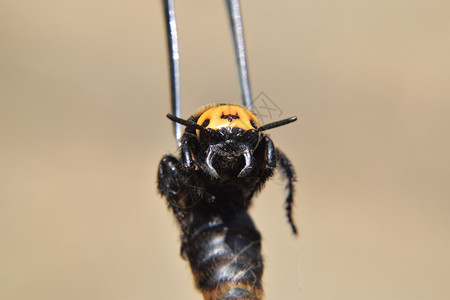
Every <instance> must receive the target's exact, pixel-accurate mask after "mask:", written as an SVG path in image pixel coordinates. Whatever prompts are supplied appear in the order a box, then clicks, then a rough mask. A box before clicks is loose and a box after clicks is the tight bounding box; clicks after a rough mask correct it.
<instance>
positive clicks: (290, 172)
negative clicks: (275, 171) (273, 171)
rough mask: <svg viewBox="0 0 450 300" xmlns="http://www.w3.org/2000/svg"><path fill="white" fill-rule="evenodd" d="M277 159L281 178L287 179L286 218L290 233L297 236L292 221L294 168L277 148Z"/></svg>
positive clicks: (295, 178)
mask: <svg viewBox="0 0 450 300" xmlns="http://www.w3.org/2000/svg"><path fill="white" fill-rule="evenodd" d="M276 152H277V157H278V167H279V169H280V171H281V173H282V174H283V176H284V177H285V178H286V179H287V184H286V189H287V190H288V196H287V198H286V201H285V203H286V216H287V218H288V222H289V224H290V225H291V228H292V232H293V233H294V234H297V227H296V226H295V224H294V220H293V218H292V204H293V202H294V198H293V197H294V182H295V181H296V180H297V177H296V175H295V170H294V166H293V165H292V163H291V161H290V160H289V159H288V158H287V157H286V155H285V154H284V153H283V152H282V151H281V150H280V149H278V148H276Z"/></svg>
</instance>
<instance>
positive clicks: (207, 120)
mask: <svg viewBox="0 0 450 300" xmlns="http://www.w3.org/2000/svg"><path fill="white" fill-rule="evenodd" d="M209 121H210V119H206V120H205V121H203V123H202V127H205V128H206V126H208V125H209Z"/></svg>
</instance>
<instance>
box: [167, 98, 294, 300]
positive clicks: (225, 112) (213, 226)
mask: <svg viewBox="0 0 450 300" xmlns="http://www.w3.org/2000/svg"><path fill="white" fill-rule="evenodd" d="M167 117H168V118H169V119H170V120H172V121H174V122H177V123H179V124H181V125H183V126H185V127H186V128H185V131H184V134H183V135H182V137H181V139H180V148H179V154H178V156H173V155H165V156H164V157H163V158H162V160H161V162H160V164H159V168H158V190H159V192H160V194H161V195H162V196H163V197H165V198H166V199H167V203H168V206H169V209H171V210H172V211H173V213H174V215H175V217H176V219H177V221H178V223H179V225H180V228H181V244H182V245H181V255H182V257H183V258H185V259H187V260H189V263H190V266H191V269H192V273H193V275H194V280H195V284H196V286H197V288H198V289H200V290H201V291H202V293H203V295H204V299H207V300H209V299H211V300H213V299H261V297H262V296H263V289H262V284H261V279H262V275H263V258H262V255H261V235H260V233H259V231H258V230H257V229H256V227H255V225H254V223H253V221H252V219H251V217H250V216H249V214H248V208H249V206H250V204H251V200H252V198H253V196H254V195H255V194H256V193H257V192H259V191H260V190H261V189H262V187H263V186H264V184H265V182H266V181H267V180H268V179H269V178H270V177H271V176H272V175H273V174H274V171H275V170H276V169H278V170H279V171H281V174H282V175H283V176H284V178H285V179H286V181H287V184H286V188H287V192H288V194H287V198H286V200H285V209H286V215H287V219H288V222H289V224H290V226H291V228H292V231H293V232H294V234H295V233H297V229H296V226H295V224H294V222H293V218H292V205H293V194H294V182H295V181H296V175H295V170H294V167H293V165H292V163H291V162H290V160H289V159H288V158H287V157H286V155H285V154H284V153H283V152H282V151H281V150H280V149H278V148H276V147H275V146H274V143H273V141H272V140H271V139H270V138H269V136H268V135H266V134H265V133H264V132H265V131H267V130H269V129H272V128H275V127H279V126H283V125H286V124H289V123H291V122H294V121H296V120H297V118H296V117H291V118H287V119H283V120H280V121H277V122H273V123H269V124H266V125H261V124H260V122H259V120H258V118H257V117H256V116H255V115H254V114H253V113H252V112H251V111H250V110H248V109H247V108H245V107H244V106H240V105H236V104H226V103H225V104H214V105H210V106H206V107H204V108H202V109H200V110H199V111H197V112H196V113H195V114H194V115H192V116H191V117H190V118H189V119H187V120H185V119H181V118H178V117H175V116H173V115H171V114H168V115H167Z"/></svg>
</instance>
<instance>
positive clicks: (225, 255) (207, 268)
mask: <svg viewBox="0 0 450 300" xmlns="http://www.w3.org/2000/svg"><path fill="white" fill-rule="evenodd" d="M204 221H205V222H203V223H202V224H199V226H198V227H197V230H194V232H193V234H192V235H190V236H188V237H187V243H186V248H185V251H186V256H187V257H188V259H189V261H190V264H191V268H192V272H193V274H194V277H195V282H196V285H197V287H198V288H199V289H200V290H201V291H202V292H203V295H204V297H205V299H223V300H225V299H227V300H231V299H261V297H262V284H261V278H262V273H263V261H262V256H261V236H260V234H259V232H258V231H257V230H256V228H255V226H254V224H253V222H252V220H251V219H250V217H249V215H248V214H247V213H246V212H245V211H238V212H233V213H228V214H221V215H220V214H219V215H212V216H210V217H208V218H207V219H204Z"/></svg>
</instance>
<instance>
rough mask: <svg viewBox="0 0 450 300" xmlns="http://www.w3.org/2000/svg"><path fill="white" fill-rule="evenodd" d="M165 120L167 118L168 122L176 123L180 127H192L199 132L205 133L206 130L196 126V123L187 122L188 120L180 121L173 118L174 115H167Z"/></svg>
mask: <svg viewBox="0 0 450 300" xmlns="http://www.w3.org/2000/svg"><path fill="white" fill-rule="evenodd" d="M167 118H169V119H170V120H172V121H174V122H177V123H179V124H181V125H184V126H187V127H194V128H195V129H198V130H201V131H205V130H206V128H205V127H203V126H200V125H198V124H197V123H195V122H193V121H189V120H185V119H181V118H178V117H175V116H174V115H171V114H167Z"/></svg>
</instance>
